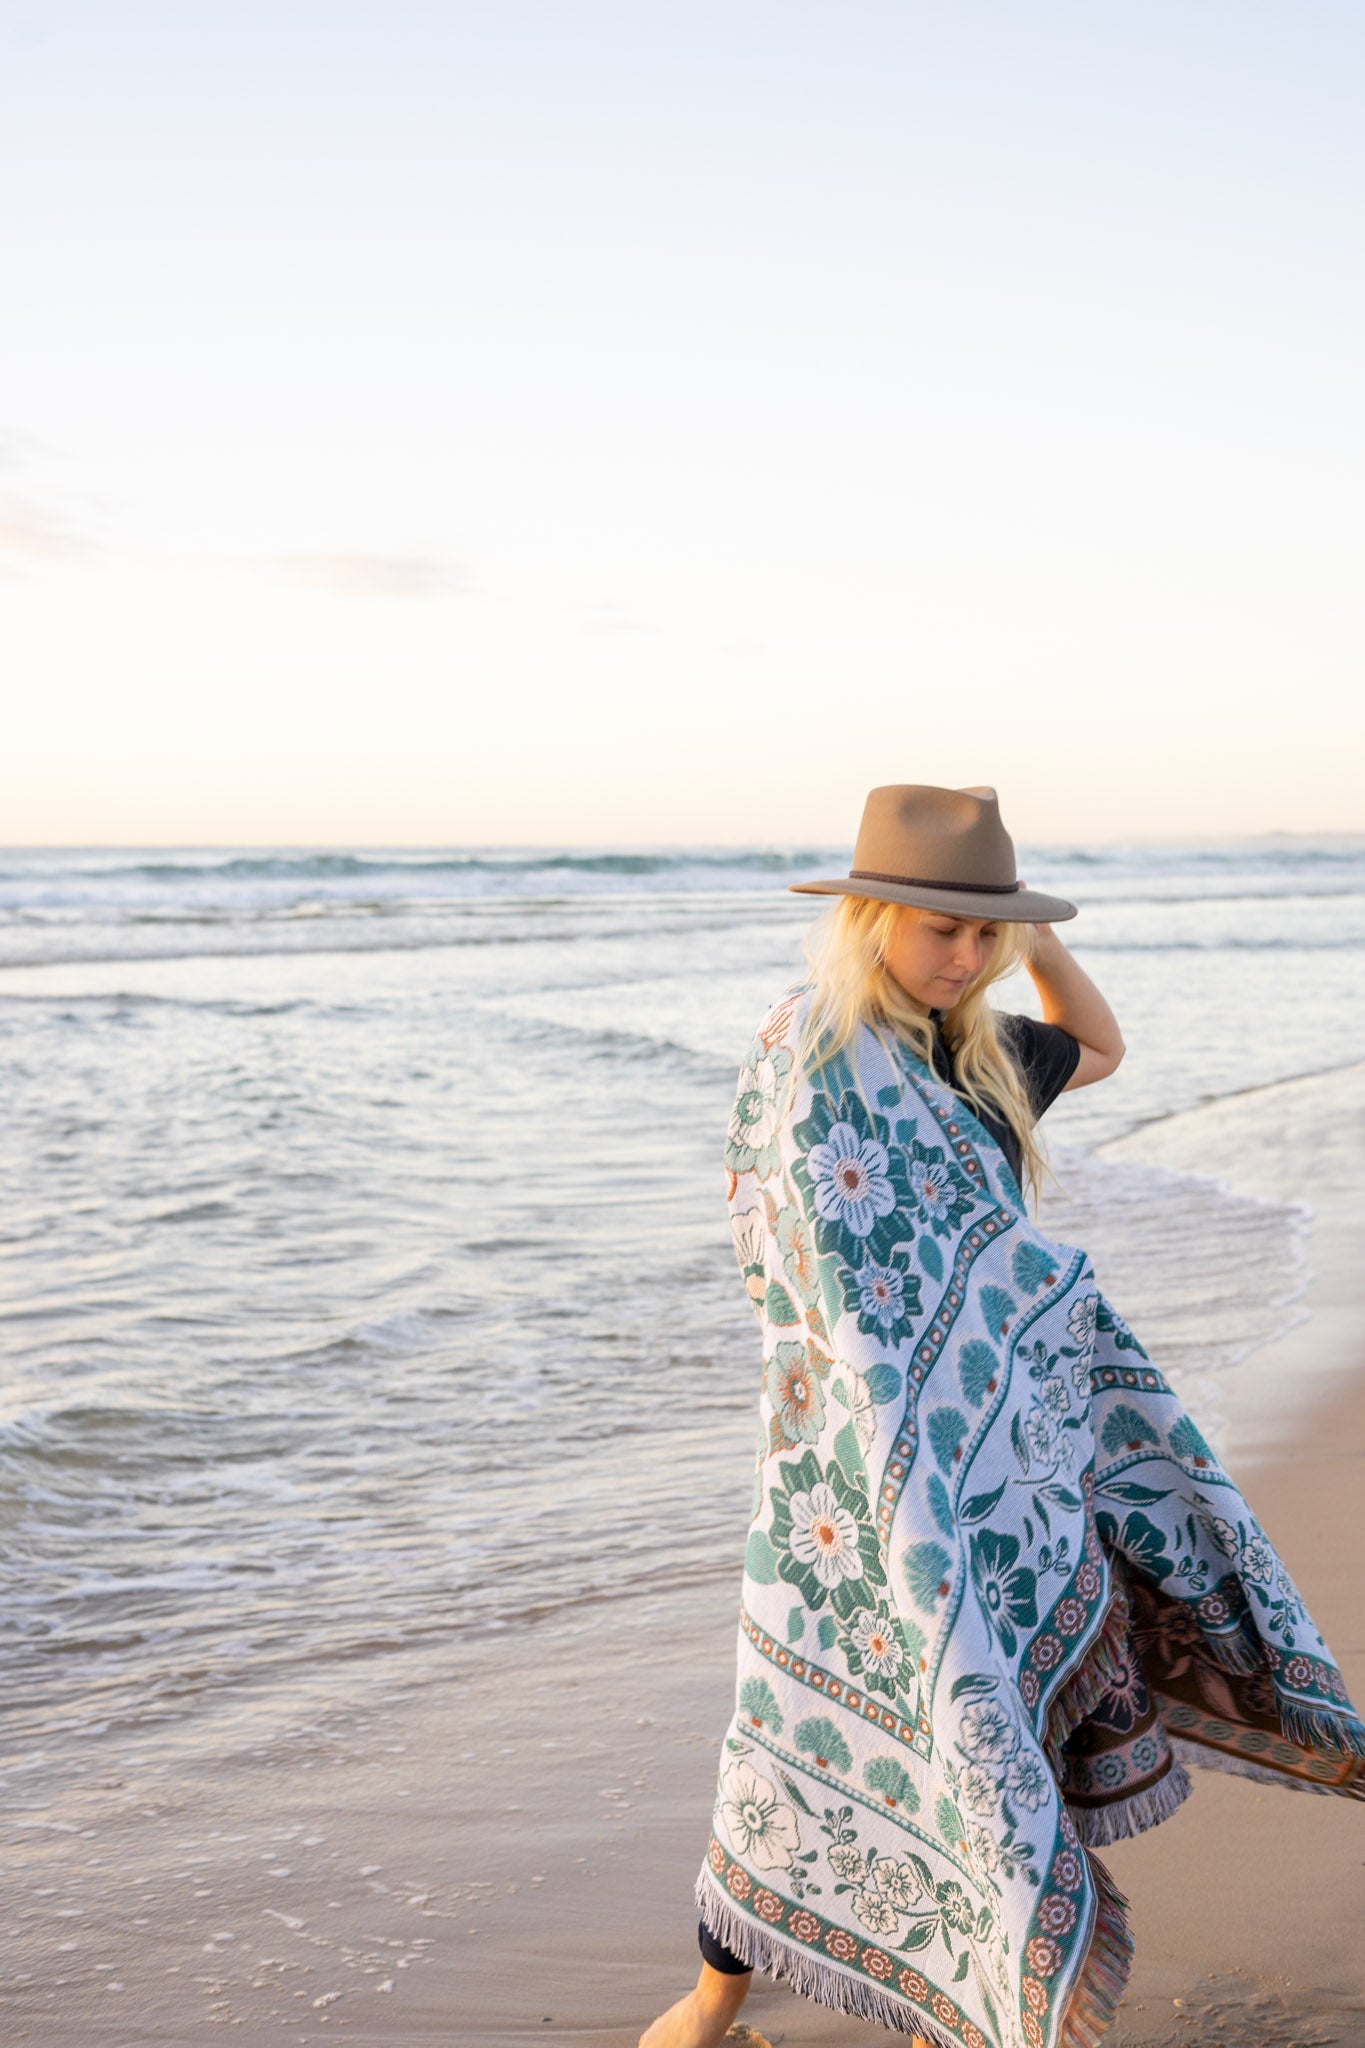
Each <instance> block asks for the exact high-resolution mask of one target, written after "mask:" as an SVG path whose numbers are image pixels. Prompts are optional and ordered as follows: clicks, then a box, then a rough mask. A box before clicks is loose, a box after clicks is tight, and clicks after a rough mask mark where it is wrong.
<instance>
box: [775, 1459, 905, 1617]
mask: <svg viewBox="0 0 1365 2048" xmlns="http://www.w3.org/2000/svg"><path fill="white" fill-rule="evenodd" d="M779 1475H780V1476H779V1478H778V1479H777V1480H776V1481H774V1482H773V1483H771V1484H770V1486H769V1498H770V1499H771V1501H772V1510H773V1519H772V1530H771V1537H770V1540H771V1543H772V1546H773V1549H774V1551H775V1552H776V1553H777V1570H778V1576H779V1577H780V1578H782V1579H784V1580H785V1581H786V1582H787V1584H788V1585H789V1586H795V1587H796V1588H797V1590H798V1591H799V1592H800V1594H801V1596H802V1598H803V1599H804V1600H805V1603H806V1605H807V1607H809V1608H811V1609H812V1610H816V1609H819V1608H821V1607H823V1606H824V1605H825V1602H826V1601H828V1602H829V1604H830V1606H831V1607H832V1608H833V1609H834V1612H835V1613H836V1614H837V1615H839V1616H840V1617H841V1619H843V1620H845V1621H849V1620H851V1619H852V1617H853V1616H854V1615H855V1614H856V1613H857V1611H858V1609H859V1608H861V1607H869V1606H875V1605H876V1603H877V1601H878V1599H879V1597H880V1595H881V1592H882V1588H883V1586H884V1584H885V1579H884V1576H883V1572H882V1565H881V1554H880V1551H879V1549H878V1545H877V1531H876V1529H875V1527H874V1526H873V1524H872V1523H871V1521H870V1520H869V1519H868V1513H867V1503H866V1501H865V1500H864V1498H863V1495H862V1493H861V1492H860V1490H859V1489H858V1488H857V1487H856V1486H854V1485H853V1484H852V1482H851V1481H850V1480H848V1479H846V1478H845V1477H844V1474H843V1472H842V1470H841V1468H840V1466H839V1465H838V1463H837V1462H831V1463H830V1464H828V1465H821V1463H820V1460H819V1458H818V1457H817V1456H816V1454H815V1452H814V1451H806V1452H804V1453H803V1455H802V1456H801V1457H800V1458H799V1459H795V1460H790V1461H787V1462H785V1463H783V1464H782V1465H781V1466H780V1468H779Z"/></svg>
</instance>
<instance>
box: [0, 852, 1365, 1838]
mask: <svg viewBox="0 0 1365 2048" xmlns="http://www.w3.org/2000/svg"><path fill="white" fill-rule="evenodd" d="M847 860H848V855H847V851H846V850H841V849H834V850H830V849H820V848H785V849H784V848H777V849H756V850H741V851H735V850H726V849H710V850H707V849H691V850H683V851H674V852H667V851H665V852H649V851H644V852H638V853H621V852H613V851H609V850H603V851H599V852H592V851H587V852H584V851H581V850H580V851H568V850H563V851H555V852H545V851H539V852H536V851H529V852H487V851H485V852H479V851H467V850H466V851H451V852H435V851H424V852H412V851H392V852H385V851H376V850H366V851H350V852H347V851H336V850H333V851H320V850H301V849H279V850H274V851H268V850H260V849H257V850H249V851H235V852H234V851H230V850H226V851H225V850H212V849H208V850H166V849H155V850H147V851H128V850H117V851H90V850H62V851H51V850H46V851H16V850H10V851H8V852H0V1063H2V1064H3V1072H4V1100H5V1104H6V1117H5V1126H6V1128H5V1145H4V1171H3V1174H0V1296H2V1300H3V1314H4V1322H5V1330H6V1338H5V1366H4V1373H3V1384H2V1385H0V1515H3V1522H4V1530H5V1543H4V1546H3V1559H2V1560H0V1573H3V1575H4V1581H5V1583H4V1591H3V1614H4V1627H5V1643H4V1648H3V1651H0V1659H2V1663H0V1669H2V1671H3V1692H4V1698H5V1702H6V1713H5V1717H4V1724H5V1730H6V1732H5V1737H4V1742H3V1755H4V1758H5V1759H7V1762H8V1766H9V1770H10V1774H11V1785H12V1786H15V1785H18V1786H20V1787H21V1790H22V1797H23V1800H24V1802H26V1803H27V1804H28V1805H29V1806H30V1808H31V1809H32V1810H34V1811H37V1810H40V1809H41V1807H42V1804H43V1802H44V1801H45V1800H47V1801H50V1800H51V1799H52V1797H53V1796H54V1793H53V1788H54V1785H55V1784H56V1783H57V1782H58V1781H59V1780H60V1779H61V1778H62V1774H63V1773H64V1772H72V1771H74V1772H75V1773H76V1774H77V1775H79V1774H80V1773H81V1772H82V1771H85V1770H87V1769H90V1768H94V1767H95V1765H96V1764H97V1762H98V1760H99V1759H100V1758H102V1757H104V1758H107V1757H108V1756H109V1754H110V1753H111V1747H113V1748H116V1749H117V1752H118V1754H119V1755H120V1756H121V1757H128V1756H134V1755H135V1756H136V1757H137V1758H138V1759H139V1760H140V1762H141V1765H142V1767H143V1768H144V1769H145V1770H147V1771H150V1772H153V1773H154V1772H155V1771H156V1770H157V1769H160V1768H165V1769H167V1770H169V1769H172V1768H177V1769H184V1768H188V1767H195V1768H199V1767H202V1766H203V1765H204V1764H205V1763H207V1762H211V1760H212V1758H213V1757H214V1756H215V1755H217V1754H221V1753H223V1752H224V1751H225V1750H226V1749H227V1748H229V1747H236V1748H237V1749H240V1748H241V1747H242V1746H243V1745H248V1746H251V1753H252V1754H253V1755H265V1756H268V1755H269V1754H270V1751H271V1744H272V1742H273V1741H274V1740H275V1739H276V1731H277V1730H278V1729H279V1728H280V1727H282V1726H283V1725H284V1724H285V1723H286V1722H288V1723H289V1724H290V1725H296V1724H297V1723H298V1721H299V1720H300V1718H301V1717H306V1716H307V1715H309V1714H316V1715H326V1714H338V1713H344V1712H345V1710H346V1702H347V1700H348V1699H354V1698H356V1697H358V1696H359V1694H360V1692H361V1691H363V1689H364V1687H365V1686H367V1685H373V1684H375V1683H379V1684H386V1683H389V1682H390V1680H392V1682H393V1683H396V1684H397V1683H401V1684H403V1685H406V1686H423V1685H431V1686H436V1685H439V1684H441V1683H442V1682H443V1680H444V1678H445V1677H446V1676H447V1675H448V1674H449V1672H450V1671H451V1670H452V1669H454V1668H457V1667H460V1665H461V1660H462V1659H465V1658H467V1657H468V1656H469V1655H472V1654H474V1653H475V1651H476V1650H477V1647H478V1646H479V1645H483V1646H485V1647H486V1646H487V1645H489V1644H496V1642H497V1641H498V1640H499V1638H506V1637H507V1636H508V1635H509V1633H514V1634H515V1635H516V1636H517V1637H518V1639H519V1640H521V1641H523V1642H524V1641H525V1640H527V1639H529V1638H530V1637H531V1636H532V1634H533V1632H534V1631H535V1630H536V1629H537V1627H538V1626H540V1625H541V1623H542V1622H544V1621H545V1620H546V1619H547V1618H550V1617H554V1618H555V1619H556V1621H557V1622H559V1623H562V1622H563V1620H564V1618H565V1616H566V1615H567V1616H570V1617H571V1616H572V1615H573V1614H574V1612H575V1611H581V1612H582V1614H583V1615H584V1616H585V1617H587V1618H589V1619H590V1617H591V1614H592V1612H593V1611H594V1609H598V1608H600V1607H601V1605H602V1604H603V1603H610V1604H611V1605H612V1607H613V1609H614V1611H615V1612H616V1613H617V1614H618V1615H620V1614H625V1613H627V1612H628V1611H629V1606H630V1603H631V1602H632V1601H636V1600H640V1599H641V1598H642V1597H643V1596H644V1595H645V1594H647V1595H648V1598H649V1600H650V1601H654V1602H657V1601H658V1600H659V1599H661V1598H665V1599H666V1598H667V1597H668V1595H669V1592H670V1589H682V1588H686V1587H696V1586H700V1585H703V1584H705V1583H706V1582H708V1581H719V1582H722V1583H724V1585H725V1586H726V1587H727V1589H728V1588H730V1587H732V1586H734V1585H736V1584H737V1579H736V1574H737V1571H738V1560H739V1555H740V1552H741V1550H742V1543H743V1533H744V1525H745V1520H746V1516H747V1511H748V1499H749V1480H748V1458H749V1449H750V1443H751V1437H752V1418H753V1410H754V1402H755V1399H756V1393H757V1380H758V1354H757V1347H756V1334H755V1330H754V1326H753V1322H752V1318H751V1316H750V1313H749V1310H748V1308H747V1306H746V1304H745V1300H744V1296H743V1292H742V1289H741V1287H740V1284H739V1280H738V1277H737V1275H736V1273H735V1271H734V1267H733V1262H732V1255H731V1251H730V1244H729V1232H728V1227H727V1222H726V1215H725V1201H724V1193H725V1190H724V1176H723V1172H722V1168H721V1151H722V1144H723V1134H724V1127H725V1122H726V1117H727V1114H728V1110H729V1105H730V1100H731V1096H732V1091H733V1087H734V1077H735V1072H736V1069H737V1066H738V1063H739V1060H740V1057H741V1055H742V1054H743V1052H744V1049H745V1047H746V1045H747V1043H748V1040H749V1038H750V1036H751V1034H752V1030H753V1027H754V1025H755V1023H756V1021H757V1020H758V1018H759V1017H760V1016H761V1015H762V1013H763V1011H764V1010H765V1009H766V1008H767V1006H768V1004H769V1002H770V1001H771V1000H772V998H773V997H774V996H775V995H776V994H777V993H778V992H779V991H780V990H781V989H782V988H783V987H785V986H786V985H788V984H789V983H790V982H791V981H793V980H795V979H797V978H798V977H799V974H800V969H801V954H802V941H803V936H804V933H805V930H806V928H807V926H808V924H809V922H810V919H811V916H812V912H813V910H814V909H817V908H818V906H817V905H813V903H812V901H811V899H808V898H799V897H793V896H790V895H788V894H787V893H786V892H785V888H784V885H785V884H786V883H787V882H788V881H790V880H794V879H797V878H799V877H801V876H809V875H813V874H818V873H837V872H839V871H841V870H842V869H843V868H844V867H846V865H847ZM1021 868H1022V872H1024V873H1025V874H1026V875H1027V877H1028V879H1029V880H1030V882H1033V883H1035V884H1037V885H1038V886H1039V887H1041V888H1044V889H1048V890H1052V891H1056V892H1058V893H1060V894H1062V895H1067V896H1070V897H1072V898H1073V899H1074V900H1075V901H1077V902H1078V903H1079V904H1080V906H1081V915H1080V917H1079V918H1078V919H1077V920H1076V921H1075V922H1074V924H1072V925H1070V926H1067V927H1065V928H1064V934H1063V935H1064V936H1065V937H1066V938H1067V939H1068V941H1069V943H1071V944H1072V946H1073V947H1074V950H1075V952H1076V953H1077V955H1078V957H1079V958H1080V959H1081V961H1082V962H1083V964H1084V965H1085V966H1086V967H1087V969H1088V970H1089V972H1090V973H1091V974H1092V975H1093V976H1094V977H1095V979H1096V980H1097V981H1098V982H1099V984H1100V986H1101V987H1102V988H1103V989H1104V990H1105V993H1106V994H1107V995H1108V997H1109V999H1110V1001H1111V1002H1112V1004H1113V1006H1114V1008H1115V1010H1116V1012H1117V1014H1118V1016H1119V1019H1120V1022H1121V1024H1122V1027H1123V1029H1124V1032H1125V1036H1126V1038H1127V1041H1128V1046H1129V1053H1128V1058H1127V1060H1126V1061H1125V1064H1124V1066H1123V1067H1122V1068H1121V1070H1120V1071H1119V1073H1118V1074H1117V1075H1116V1076H1115V1077H1114V1078H1113V1079H1112V1080H1110V1081H1109V1082H1106V1083H1104V1084H1102V1085H1100V1086H1098V1087H1095V1088H1092V1089H1089V1090H1086V1091H1081V1092H1078V1093H1077V1094H1074V1095H1072V1096H1068V1097H1065V1098H1063V1100H1062V1101H1061V1102H1060V1103H1059V1104H1058V1105H1057V1106H1056V1108H1055V1109H1054V1110H1053V1112H1052V1113H1051V1114H1050V1115H1049V1117H1048V1119H1047V1124H1046V1126H1045V1129H1046V1132H1047V1134H1048V1136H1049V1140H1050V1143H1051V1146H1052V1149H1053V1152H1054V1156H1055V1159H1056V1162H1057V1167H1058V1173H1059V1179H1060V1182H1061V1187H1060V1190H1059V1191H1057V1192H1055V1193H1054V1194H1053V1196H1052V1198H1051V1200H1052V1202H1053V1204H1054V1209H1053V1210H1051V1211H1050V1212H1049V1213H1050V1214H1055V1215H1056V1217H1057V1218H1058V1219H1059V1221H1058V1224H1057V1228H1058V1232H1059V1234H1061V1235H1065V1236H1067V1237H1068V1238H1069V1239H1070V1241H1072V1242H1079V1243H1084V1244H1086V1245H1087V1246H1088V1247H1090V1248H1092V1249H1094V1250H1095V1251H1096V1257H1097V1263H1098V1264H1099V1268H1100V1279H1101V1283H1102V1284H1103V1285H1105V1286H1106V1287H1107V1288H1108V1291H1109V1292H1110V1293H1111V1295H1113V1296H1114V1298H1115V1299H1116V1301H1117V1302H1118V1305H1119V1306H1120V1307H1121V1308H1122V1309H1123V1311H1124V1313H1125V1314H1127V1315H1128V1317H1129V1319H1130V1320H1131V1321H1132V1322H1134V1324H1135V1325H1136V1326H1137V1328H1138V1329H1139V1332H1140V1333H1141V1334H1144V1335H1145V1336H1146V1337H1147V1338H1148V1341H1149V1348H1151V1349H1153V1351H1154V1353H1155V1355H1156V1356H1157V1358H1158V1362H1160V1363H1162V1364H1164V1365H1165V1366H1166V1367H1167V1368H1168V1369H1169V1370H1170V1371H1171V1372H1172V1373H1173V1376H1174V1377H1176V1379H1177V1381H1178V1382H1179V1383H1180V1384H1181V1385H1182V1389H1183V1388H1185V1387H1189V1388H1191V1389H1199V1390H1202V1391H1203V1393H1204V1394H1205V1395H1206V1397H1207V1401H1206V1403H1205V1404H1204V1405H1203V1406H1197V1407H1196V1412H1200V1413H1203V1412H1205V1408H1206V1406H1207V1405H1208V1404H1211V1405H1213V1406H1214V1407H1217V1408H1219V1409H1220V1410H1221V1411H1222V1412H1223V1413H1224V1414H1228V1413H1231V1414H1234V1415H1235V1410H1236V1405H1237V1398H1238V1396H1237V1366H1238V1362H1239V1360H1240V1359H1242V1358H1243V1357H1245V1356H1246V1355H1247V1353H1248V1351H1249V1350H1251V1349H1252V1348H1254V1346H1255V1345H1256V1344H1257V1343H1260V1342H1264V1341H1265V1340H1266V1338H1267V1337H1268V1336H1270V1335H1273V1334H1274V1333H1275V1332H1276V1331H1278V1330H1279V1329H1281V1328H1283V1327H1284V1326H1285V1324H1286V1321H1287V1320H1288V1319H1289V1318H1291V1317H1292V1316H1293V1315H1294V1314H1295V1313H1296V1310H1295V1306H1294V1302H1295V1297H1296V1295H1297V1294H1298V1292H1299V1291H1300V1290H1301V1288H1302V1285H1303V1280H1304V1271H1303V1261H1302V1250H1301V1247H1297V1243H1296V1238H1295V1234H1294V1231H1293V1230H1292V1229H1291V1230H1290V1231H1289V1232H1288V1233H1287V1232H1286V1229H1285V1225H1286V1223H1287V1222H1288V1223H1290V1224H1294V1223H1298V1222H1302V1220H1303V1219H1302V1217H1301V1216H1299V1215H1297V1213H1295V1214H1290V1213H1289V1212H1288V1211H1285V1210H1281V1209H1277V1207H1276V1205H1274V1204H1270V1203H1253V1202H1249V1201H1247V1200H1246V1199H1245V1198H1242V1197H1238V1196H1234V1195H1233V1194H1232V1193H1230V1192H1229V1191H1228V1190H1226V1189H1224V1188H1220V1187H1218V1186H1216V1185H1212V1184H1210V1183H1209V1182H1207V1181H1202V1180H1199V1179H1197V1178H1193V1177H1191V1176H1189V1175H1188V1174H1185V1175H1176V1174H1162V1173H1160V1172H1158V1171H1156V1170H1154V1169H1151V1168H1140V1167H1137V1166H1131V1165H1121V1164H1117V1163H1114V1162H1111V1161H1106V1160H1105V1158H1104V1154H1103V1147H1104V1145H1105V1143H1106V1142H1107V1141H1109V1140H1111V1139H1114V1138H1117V1137H1119V1136H1121V1135H1122V1134H1123V1133H1125V1132H1128V1131H1131V1130H1133V1129H1134V1128H1135V1127H1136V1126H1137V1125H1139V1124H1143V1123H1147V1122H1151V1121H1152V1120H1154V1119H1159V1118H1161V1117H1164V1116H1167V1115H1170V1114H1171V1113H1172V1112H1175V1111H1180V1110H1184V1109H1189V1108H1192V1107H1193V1106H1195V1105H1197V1104H1199V1103H1202V1102H1206V1101H1209V1100H1211V1099H1214V1098H1219V1097H1225V1096H1229V1095H1233V1094H1236V1093H1239V1092H1241V1091H1245V1090H1250V1089H1255V1088H1257V1087H1260V1086H1263V1085H1264V1084H1266V1083H1269V1082H1273V1081H1277V1080H1283V1079H1286V1078H1289V1077H1292V1076H1295V1075H1299V1074H1305V1073H1312V1072H1321V1071H1324V1070H1328V1069H1332V1068H1335V1067H1338V1066H1344V1065H1346V1064H1349V1063H1351V1062H1354V1061H1358V1060H1360V1059H1361V1058H1362V1057H1365V1028H1363V1027H1362V1021H1361V1018H1362V1005H1361V1000H1360V998H1361V977H1360V963H1361V949H1362V944H1365V838H1351V839H1343V838H1334V839H1330V840H1328V839H1324V840H1304V839H1276V840H1266V841H1256V842H1252V841H1248V842H1242V843H1238V844H1202V845H1191V846H1172V845H1166V846H1150V847H1139V846H1131V847H1107V848H1099V849H1097V848H1089V849H1087V848H1068V847H1035V848H1030V849H1028V850H1027V852H1026V855H1025V856H1024V858H1023V859H1022V861H1021ZM997 994H998V1000H999V1001H1000V1002H1001V1004H1002V1006H1003V1007H1006V1008H1018V1009H1031V1010H1033V1011H1034V1012H1035V1013H1036V1010H1037V1004H1036V1001H1035V1000H1034V998H1033V992H1032V989H1031V987H1030V985H1029V984H1028V983H1027V982H1026V981H1024V980H1023V979H1022V978H1021V979H1019V980H1017V981H1015V982H1013V983H1011V984H1008V985H1006V986H1005V987H1004V988H1003V989H1001V990H1000V991H998V992H997ZM1196 1242H1197V1243H1198V1244H1199V1245H1200V1247H1201V1248H1202V1249H1201V1256H1200V1259H1199V1260H1198V1261H1195V1260H1192V1259H1191V1256H1190V1246H1191V1244H1193V1243H1196ZM1101 1247H1102V1248H1104V1251H1103V1256H1101V1251H1100V1248H1101ZM727 1597H728V1592H727ZM461 1668H463V1667H461Z"/></svg>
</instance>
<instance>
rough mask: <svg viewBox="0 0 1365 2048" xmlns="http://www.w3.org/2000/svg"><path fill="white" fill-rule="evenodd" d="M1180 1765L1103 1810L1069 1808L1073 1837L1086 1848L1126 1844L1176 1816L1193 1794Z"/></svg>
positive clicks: (1187, 1776) (1095, 1808)
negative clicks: (1074, 1830) (1154, 1782)
mask: <svg viewBox="0 0 1365 2048" xmlns="http://www.w3.org/2000/svg"><path fill="white" fill-rule="evenodd" d="M1193 1790H1194V1787H1193V1785H1191V1783H1190V1780H1189V1774H1188V1773H1187V1772H1186V1770H1185V1767H1184V1765H1183V1764H1182V1763H1179V1762H1173V1763H1172V1764H1171V1768H1170V1769H1169V1770H1168V1771H1167V1773H1166V1775H1165V1777H1164V1778H1159V1779H1158V1780H1157V1782H1156V1784H1155V1785H1149V1786H1147V1788H1146V1790H1145V1791H1142V1792H1134V1793H1133V1794H1132V1796H1131V1797H1130V1798H1128V1799H1114V1800H1110V1801H1109V1802H1108V1803H1107V1804H1105V1805H1104V1806H1068V1808H1067V1812H1068V1813H1069V1814H1070V1815H1071V1818H1072V1820H1073V1821H1074V1822H1075V1823H1076V1833H1077V1834H1078V1835H1079V1836H1080V1838H1081V1840H1082V1841H1083V1842H1084V1843H1085V1845H1086V1847H1087V1848H1091V1849H1103V1848H1106V1847H1107V1846H1108V1844H1109V1843H1110V1842H1125V1841H1127V1840H1128V1838H1129V1837H1130V1836H1131V1835H1141V1834H1145V1833H1146V1831H1147V1829H1148V1828H1154V1827H1158V1826H1160V1824H1161V1822H1162V1821H1163V1820H1169V1819H1170V1817H1171V1815H1172V1814H1173V1813H1177V1812H1178V1811H1179V1809H1180V1808H1181V1807H1182V1806H1183V1805H1184V1804H1185V1801H1186V1800H1187V1799H1188V1798H1189V1796H1190V1794H1191V1793H1192V1792H1193Z"/></svg>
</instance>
